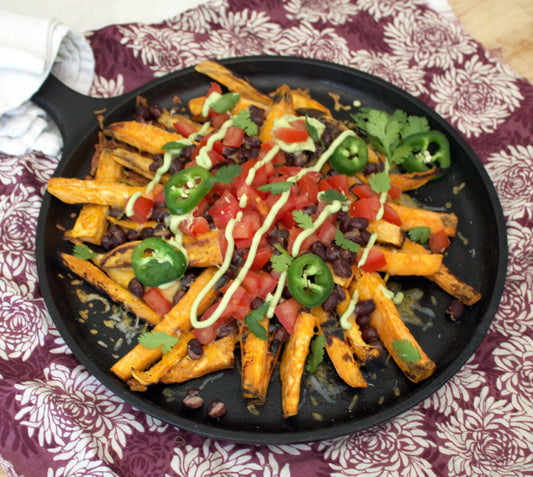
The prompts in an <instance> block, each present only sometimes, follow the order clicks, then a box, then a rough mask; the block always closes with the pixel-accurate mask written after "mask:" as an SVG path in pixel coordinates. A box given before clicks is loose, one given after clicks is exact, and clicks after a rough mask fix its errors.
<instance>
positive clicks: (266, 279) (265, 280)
mask: <svg viewBox="0 0 533 477" xmlns="http://www.w3.org/2000/svg"><path fill="white" fill-rule="evenodd" d="M257 276H258V277H259V282H260V285H261V286H260V288H259V291H258V292H257V294H258V295H259V296H260V297H261V298H266V297H267V295H268V294H269V293H272V292H273V291H274V290H275V289H276V285H277V280H276V279H275V278H274V277H273V276H272V275H270V273H267V272H265V271H264V270H259V271H258V272H257Z"/></svg>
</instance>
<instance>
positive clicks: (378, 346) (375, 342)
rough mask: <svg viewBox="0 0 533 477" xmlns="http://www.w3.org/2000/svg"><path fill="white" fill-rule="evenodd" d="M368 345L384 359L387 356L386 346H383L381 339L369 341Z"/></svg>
mask: <svg viewBox="0 0 533 477" xmlns="http://www.w3.org/2000/svg"><path fill="white" fill-rule="evenodd" d="M368 344H369V345H370V346H373V347H374V348H376V349H377V350H378V351H379V355H380V356H382V357H383V356H385V354H386V351H385V345H384V344H383V341H381V340H380V339H379V338H378V339H375V340H371V341H369V342H368Z"/></svg>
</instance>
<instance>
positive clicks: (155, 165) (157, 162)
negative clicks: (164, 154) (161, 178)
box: [148, 156, 163, 172]
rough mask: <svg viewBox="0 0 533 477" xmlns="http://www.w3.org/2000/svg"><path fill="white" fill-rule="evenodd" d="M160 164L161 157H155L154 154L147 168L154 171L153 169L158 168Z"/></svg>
mask: <svg viewBox="0 0 533 477" xmlns="http://www.w3.org/2000/svg"><path fill="white" fill-rule="evenodd" d="M162 165H163V158H156V157H155V156H154V160H153V161H152V163H151V164H150V166H149V167H148V169H149V170H150V171H151V172H155V171H157V169H159V168H160V167H161V166H162Z"/></svg>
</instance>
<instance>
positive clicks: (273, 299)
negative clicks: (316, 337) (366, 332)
mask: <svg viewBox="0 0 533 477" xmlns="http://www.w3.org/2000/svg"><path fill="white" fill-rule="evenodd" d="M295 118H296V117H295V116H283V117H281V118H279V119H277V120H276V121H275V123H274V127H280V126H283V125H285V124H286V123H288V122H290V121H291V120H294V119H295ZM307 120H308V121H310V122H311V123H312V126H313V127H315V128H316V129H317V131H318V136H320V135H321V134H322V132H323V130H324V127H325V126H324V124H322V123H321V122H320V121H318V120H316V119H314V118H308V119H307ZM207 124H209V123H207ZM232 125H233V118H230V119H228V120H227V121H226V122H224V124H222V126H221V128H220V129H219V130H218V131H217V132H216V133H214V134H212V135H211V136H210V137H209V139H208V141H207V143H206V144H205V145H204V146H203V147H202V148H201V149H200V151H199V153H198V156H197V158H196V162H197V164H198V165H200V166H202V167H204V168H206V169H208V170H210V169H211V168H212V166H213V164H212V161H211V159H210V158H209V155H208V153H209V151H210V150H211V149H212V148H213V145H214V144H215V142H216V141H217V140H220V139H223V138H224V136H225V134H226V131H227V129H228V128H229V127H230V126H232ZM204 127H205V125H204ZM207 127H209V126H207ZM202 129H203V128H202ZM349 136H355V133H354V132H353V131H352V130H349V129H347V130H345V131H343V132H342V133H341V134H340V135H339V136H337V138H335V140H334V141H333V142H332V143H331V144H330V146H329V147H328V149H327V150H326V151H324V153H323V154H322V155H321V156H320V157H319V158H318V161H317V162H316V163H315V165H314V166H311V167H307V168H303V169H301V170H300V171H299V172H298V173H297V174H295V175H294V176H292V177H291V178H290V179H288V180H287V182H290V183H293V184H296V183H297V182H298V181H299V180H300V179H301V178H302V177H303V176H304V175H305V174H307V173H308V172H312V171H314V172H319V171H320V170H321V169H322V167H323V166H324V164H325V163H326V162H327V161H328V160H329V158H330V157H331V155H332V154H333V152H334V151H335V149H337V147H338V146H339V145H340V144H341V143H342V142H343V141H344V140H345V139H346V138H347V137H349ZM180 142H183V143H185V144H191V143H192V141H191V138H187V139H184V140H182V141H180ZM280 150H283V151H286V152H292V153H294V152H299V151H304V150H311V151H314V150H315V144H314V143H313V142H312V141H304V142H302V143H294V144H287V143H285V142H283V141H280V140H278V139H275V145H274V147H273V148H272V149H270V151H269V152H268V153H267V154H266V155H265V157H264V158H263V159H262V160H260V161H258V162H257V164H255V165H254V166H253V167H252V168H251V169H250V170H249V171H248V174H247V176H246V179H245V182H246V184H247V185H251V184H252V182H253V180H254V178H255V175H256V172H257V171H258V170H259V169H260V168H261V167H263V166H264V165H265V164H268V163H269V162H270V161H272V160H273V159H274V157H275V156H276V155H277V153H278V152H279V151H280ZM171 158H172V153H171V151H167V152H166V153H165V156H164V163H163V165H162V166H161V167H160V168H159V169H158V170H157V171H156V177H155V178H154V180H153V181H152V182H151V183H150V184H149V185H148V187H147V190H151V189H152V188H153V187H154V185H155V183H157V182H159V180H160V178H161V176H162V175H163V174H164V173H166V172H167V171H168V169H169V168H170V162H171ZM385 163H386V164H385V168H386V170H388V166H389V164H388V161H385ZM156 181H157V182H156ZM289 196H290V190H287V191H285V192H282V193H281V194H280V197H279V199H278V200H277V201H276V202H275V203H274V205H273V206H272V208H271V209H270V211H269V213H268V214H267V216H266V217H265V220H264V221H263V224H262V225H261V227H260V228H259V229H258V230H257V231H256V233H255V234H254V237H253V239H252V243H251V245H250V249H249V252H248V256H247V258H246V261H245V263H244V265H243V266H242V268H241V269H240V271H239V273H238V275H237V277H236V278H235V279H234V280H233V282H232V283H231V285H230V286H229V287H228V289H227V290H226V292H225V293H224V296H223V297H222V299H221V300H220V302H219V304H218V306H217V308H216V310H215V312H214V313H213V314H212V315H211V316H210V317H209V318H208V319H207V320H200V319H199V318H198V309H199V307H200V303H201V302H202V300H203V299H204V297H205V296H206V295H207V293H208V292H209V290H211V289H212V288H214V287H215V286H216V284H217V282H218V281H219V280H220V278H221V277H222V276H223V275H224V274H225V273H226V272H227V270H228V269H229V267H230V265H231V259H232V257H233V252H234V250H235V241H234V239H233V228H234V227H235V224H236V223H238V222H239V221H240V220H241V219H242V216H243V210H242V209H244V208H245V207H246V205H247V201H248V196H247V195H246V194H243V195H242V197H240V199H239V206H240V208H241V210H240V211H239V212H238V213H237V215H236V216H235V217H234V218H232V219H230V220H229V222H228V224H227V225H226V230H225V232H224V236H225V238H226V240H227V249H226V254H225V256H224V260H223V262H222V264H221V266H220V267H219V269H218V270H217V271H216V273H215V274H214V275H213V277H212V278H211V280H210V281H209V282H208V283H207V285H206V286H205V287H204V288H203V289H202V290H201V291H200V293H199V294H198V295H197V296H196V298H195V300H194V302H193V304H192V308H191V313H190V319H191V324H192V326H193V327H194V328H207V327H208V326H211V325H212V324H213V323H215V322H216V321H217V320H218V318H219V317H220V316H221V315H222V313H223V312H224V310H225V309H226V307H227V306H228V304H229V302H230V300H231V299H232V297H233V294H234V293H235V291H236V290H237V288H238V287H239V286H240V285H241V283H242V281H243V280H244V278H245V276H246V274H247V273H248V272H249V270H250V268H251V266H252V264H253V262H254V259H255V256H256V254H257V250H258V248H259V243H260V241H261V238H262V237H263V235H264V234H265V233H266V232H267V231H268V230H269V228H270V227H271V226H272V224H273V223H274V222H275V220H276V216H277V214H278V212H279V211H280V210H281V208H282V207H283V206H284V205H285V204H286V203H287V201H288V199H289ZM386 198H387V193H386V192H384V193H382V194H381V195H380V203H381V208H380V210H379V212H378V215H377V217H378V218H380V217H382V215H383V204H384V203H385V201H386ZM319 200H320V195H319ZM130 202H132V203H133V202H134V201H133V200H130ZM341 208H342V203H341V202H340V201H337V200H335V201H333V202H332V203H331V204H328V205H327V206H326V207H325V208H324V209H323V210H322V212H321V213H320V214H319V216H318V217H317V218H316V220H315V221H314V222H313V226H312V227H311V228H308V229H305V230H302V232H300V234H299V235H298V236H297V238H296V240H295V241H294V244H293V247H292V254H291V255H292V256H293V258H294V257H296V256H297V255H298V253H299V252H300V248H301V245H302V243H303V242H304V240H305V239H306V238H307V237H309V236H310V235H312V234H313V233H314V232H315V231H316V230H317V229H318V228H319V227H320V226H321V225H322V224H323V223H324V222H325V220H326V219H327V217H328V216H330V215H331V214H334V213H336V212H338V211H339V210H341ZM126 214H127V212H126ZM191 214H192V213H189V214H184V215H172V216H170V217H169V218H167V220H168V224H169V226H170V230H171V232H172V233H173V235H174V237H173V239H171V240H168V241H169V242H170V243H171V244H173V245H174V246H176V247H177V248H179V249H180V250H181V251H183V252H184V253H185V255H187V254H186V252H185V249H184V247H183V245H182V233H181V231H180V230H179V224H180V223H181V222H184V221H186V220H188V219H190V217H191ZM376 238H377V234H376V233H373V234H372V235H371V236H370V240H369V242H368V244H367V246H366V247H365V248H364V250H363V253H362V255H361V257H360V259H359V261H358V263H357V266H359V267H360V266H362V265H363V264H364V263H365V262H366V260H367V258H368V253H369V251H370V248H372V246H373V245H374V243H375V241H376ZM286 280H287V272H286V271H284V272H283V273H281V275H280V277H279V279H278V284H277V286H276V289H275V290H274V293H273V294H270V293H269V294H268V296H267V297H266V300H265V301H266V302H268V304H269V307H268V310H267V312H266V317H268V318H271V317H272V316H274V310H275V308H276V306H277V305H278V303H279V301H280V300H281V297H282V294H283V289H284V287H285V283H286ZM357 301H358V292H357V290H355V292H354V293H353V296H352V297H351V300H350V303H349V304H348V307H347V309H346V311H345V312H344V313H343V314H342V316H341V317H340V320H339V322H340V325H341V327H342V328H344V329H349V328H350V327H351V326H352V324H351V323H350V322H349V318H350V316H351V315H352V313H353V311H354V309H355V305H356V304H357Z"/></svg>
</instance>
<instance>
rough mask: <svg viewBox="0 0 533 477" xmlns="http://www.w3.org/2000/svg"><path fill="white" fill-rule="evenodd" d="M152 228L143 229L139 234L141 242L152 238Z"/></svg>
mask: <svg viewBox="0 0 533 477" xmlns="http://www.w3.org/2000/svg"><path fill="white" fill-rule="evenodd" d="M153 235H154V228H153V227H143V228H142V229H141V232H140V238H141V239H142V240H144V239H147V238H150V237H153Z"/></svg>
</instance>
